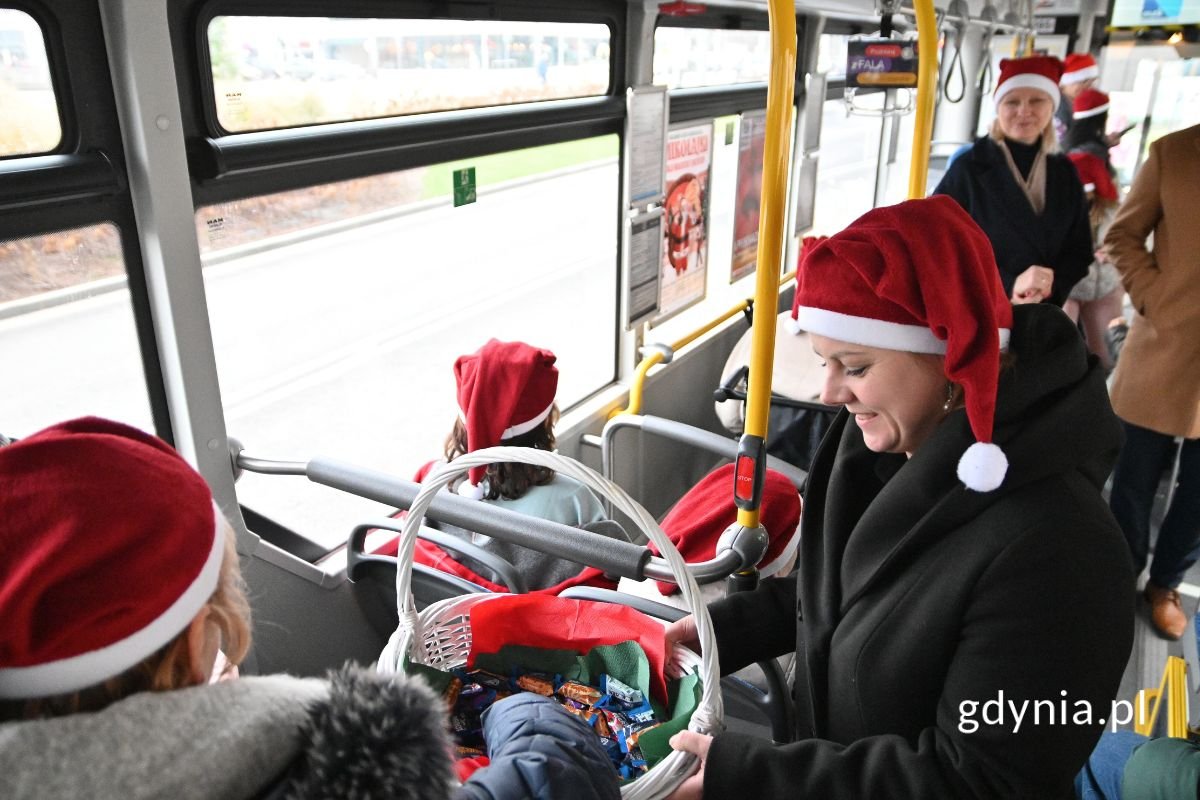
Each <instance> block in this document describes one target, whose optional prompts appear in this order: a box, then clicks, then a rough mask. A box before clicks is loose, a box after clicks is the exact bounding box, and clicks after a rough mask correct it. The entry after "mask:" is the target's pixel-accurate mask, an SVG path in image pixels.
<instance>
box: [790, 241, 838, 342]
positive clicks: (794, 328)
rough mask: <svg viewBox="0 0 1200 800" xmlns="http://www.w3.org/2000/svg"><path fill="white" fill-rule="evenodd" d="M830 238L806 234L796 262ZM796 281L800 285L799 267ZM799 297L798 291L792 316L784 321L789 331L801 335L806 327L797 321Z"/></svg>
mask: <svg viewBox="0 0 1200 800" xmlns="http://www.w3.org/2000/svg"><path fill="white" fill-rule="evenodd" d="M828 238H829V237H828V236H805V237H804V238H803V239H801V240H800V255H799V257H797V259H796V263H797V264H800V263H801V262H802V261H804V255H805V254H806V253H807V252H808V251H809V250H812V249H813V248H814V247H816V246H817V245H819V244H820V243H821V242H823V241H825V240H826V239H828ZM796 282H797V285H799V282H800V272H799V270H798V269H797V271H796ZM799 298H800V293H799V292H796V293H795V294H793V295H792V316H791V317H790V318H789V319H787V320H785V321H784V325H785V326H786V327H787V332H788V333H790V334H791V335H792V336H799V335H800V334H802V333H804V329H803V328H801V327H800V323H798V322H796V309H797V308H799V306H798V305H797V304H796V301H797V300H798V299H799Z"/></svg>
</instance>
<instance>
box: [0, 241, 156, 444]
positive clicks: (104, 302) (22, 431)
mask: <svg viewBox="0 0 1200 800" xmlns="http://www.w3.org/2000/svg"><path fill="white" fill-rule="evenodd" d="M0 364H3V365H4V366H3V375H4V377H3V383H4V391H2V392H0V432H3V433H5V434H8V435H10V436H18V437H19V436H24V435H28V434H30V433H33V432H34V431H37V430H40V429H41V428H44V427H46V426H47V425H50V424H53V423H55V422H59V421H61V420H64V419H71V418H72V417H79V416H83V415H85V414H99V415H101V416H105V417H110V418H112V419H118V420H121V421H123V422H127V423H129V424H131V425H136V426H137V427H140V428H142V429H144V430H153V424H152V420H151V415H150V405H149V401H148V399H147V394H146V391H145V389H144V388H142V389H141V390H136V389H134V388H133V387H144V386H145V378H144V376H143V372H142V362H141V357H140V353H139V349H138V341H137V333H136V329H135V327H134V321H133V308H132V306H131V305H130V299H129V289H128V288H126V283H125V265H124V262H123V259H122V258H121V242H120V233H119V231H118V230H117V228H116V226H114V225H107V224H105V225H92V226H89V227H86V228H76V229H73V230H68V231H62V232H59V233H52V234H48V235H44V236H32V237H29V238H27V239H16V240H10V241H7V242H0Z"/></svg>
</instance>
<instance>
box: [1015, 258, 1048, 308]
mask: <svg viewBox="0 0 1200 800" xmlns="http://www.w3.org/2000/svg"><path fill="white" fill-rule="evenodd" d="M1053 288H1054V270H1052V269H1050V268H1049V267H1040V266H1038V265H1037V264H1034V265H1033V266H1032V267H1030V268H1029V269H1027V270H1025V271H1024V272H1022V273H1021V274H1020V275H1018V276H1017V279H1016V281H1014V282H1013V294H1012V301H1013V302H1014V303H1040V302H1042V301H1043V300H1045V299H1046V298H1047V297H1049V296H1050V290H1051V289H1053Z"/></svg>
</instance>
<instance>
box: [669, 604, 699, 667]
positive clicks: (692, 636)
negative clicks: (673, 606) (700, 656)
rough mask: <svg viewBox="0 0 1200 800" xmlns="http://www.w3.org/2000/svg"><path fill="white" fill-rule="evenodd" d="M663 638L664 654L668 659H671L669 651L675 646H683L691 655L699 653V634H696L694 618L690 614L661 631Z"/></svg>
mask: <svg viewBox="0 0 1200 800" xmlns="http://www.w3.org/2000/svg"><path fill="white" fill-rule="evenodd" d="M663 638H664V639H665V640H666V645H667V646H666V650H665V652H666V654H667V658H668V659H669V658H670V657H671V650H673V649H674V646H675V645H677V644H681V645H683V646H684V647H686V648H688V649H690V650H691V651H692V652H693V653H699V652H700V634H698V633H697V632H696V618H695V617H693V616H692V615H691V614H688V615H687V616H686V617H684V618H683V619H677V620H675V621H674V622H672V623H671V624H670V625H668V626H667V628H666V630H665V631H663Z"/></svg>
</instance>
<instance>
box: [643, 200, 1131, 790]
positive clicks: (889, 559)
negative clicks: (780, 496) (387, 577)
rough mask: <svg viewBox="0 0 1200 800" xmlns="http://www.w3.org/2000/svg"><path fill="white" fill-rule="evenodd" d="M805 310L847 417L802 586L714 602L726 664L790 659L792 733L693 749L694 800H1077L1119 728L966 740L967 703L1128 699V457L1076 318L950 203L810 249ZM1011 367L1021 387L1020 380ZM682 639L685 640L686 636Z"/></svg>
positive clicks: (1010, 730) (811, 513)
mask: <svg viewBox="0 0 1200 800" xmlns="http://www.w3.org/2000/svg"><path fill="white" fill-rule="evenodd" d="M796 296H797V298H798V299H797V315H796V320H797V322H798V323H799V324H800V326H801V327H803V328H804V329H805V330H807V331H808V332H809V336H810V337H811V338H812V340H813V343H814V349H815V350H816V351H817V352H818V353H819V354H820V355H821V356H822V357H824V358H825V361H826V365H825V370H826V378H825V389H824V392H823V394H822V397H821V399H822V400H823V401H824V402H826V403H840V404H843V405H845V408H846V410H845V411H843V412H841V413H840V414H839V415H838V417H837V419H836V420H834V422H833V425H832V427H831V429H830V431H829V434H828V435H827V436H826V437H825V439H824V441H823V443H822V445H821V448H820V449H819V450H818V452H817V455H816V457H815V458H814V459H813V463H812V469H811V470H810V471H809V475H808V483H807V487H806V491H805V495H804V511H803V518H802V526H803V531H804V535H803V536H802V537H801V540H800V558H799V568H798V569H797V571H796V573H795V574H794V575H791V576H788V577H786V578H771V579H767V580H764V581H763V582H762V583H761V584H760V585H759V587H758V589H757V590H755V591H752V592H740V593H738V594H735V595H731V596H729V597H727V598H726V599H724V600H722V601H720V602H718V603H715V604H713V605H712V606H710V607H709V613H710V616H711V618H712V622H713V626H714V628H715V630H716V634H717V645H718V650H719V651H720V663H721V668H722V669H723V670H725V671H729V672H732V671H734V670H736V669H738V668H740V667H742V666H744V665H745V664H746V663H747V662H748V661H753V660H754V659H758V658H763V657H768V658H769V657H775V656H779V655H782V654H783V653H785V652H787V651H789V650H791V649H792V646H793V642H794V643H795V652H796V656H797V657H796V662H795V663H796V678H795V687H796V716H797V725H796V732H795V735H796V741H794V742H792V743H791V744H786V745H780V746H775V745H772V744H770V743H768V742H765V741H762V740H760V739H754V738H752V737H749V736H745V735H743V734H740V733H735V732H729V731H727V732H725V733H722V734H721V735H720V736H717V737H715V738H712V739H709V737H706V736H702V735H701V734H697V733H691V732H683V733H680V734H677V735H676V737H675V738H674V739H673V740H672V745H673V746H675V747H676V748H678V749H685V750H688V751H690V752H693V753H696V754H703V756H704V757H705V764H704V767H703V771H702V774H701V775H700V776H698V777H697V778H694V779H692V782H691V783H692V788H698V787H697V786H696V784H702V790H703V796H704V797H708V798H715V797H729V796H733V795H734V793H735V792H737V793H739V794H741V795H744V796H749V797H784V796H792V795H794V794H813V795H819V796H824V797H864V796H868V795H869V796H872V797H877V796H883V795H884V794H885V792H886V796H889V797H891V796H895V797H966V796H972V797H1062V796H1066V795H1068V794H1069V792H1070V786H1071V780H1072V777H1073V776H1074V774H1075V773H1076V771H1077V770H1078V768H1079V766H1080V764H1082V763H1083V760H1084V759H1085V758H1086V756H1087V754H1088V753H1089V752H1090V751H1091V749H1092V747H1093V746H1094V744H1095V742H1096V740H1097V738H1098V737H1099V735H1100V731H1101V728H1102V727H1103V724H1104V723H1103V721H1099V722H1098V721H1097V720H1096V719H1090V718H1089V719H1087V720H1081V719H1079V718H1076V719H1075V720H1074V721H1073V722H1072V724H1050V725H1046V724H1043V725H1033V726H1023V727H1021V728H1020V729H1017V728H1016V727H1013V726H1006V725H1005V724H1003V723H1002V722H997V721H987V722H985V723H984V724H983V725H980V726H979V728H977V729H973V728H971V727H970V726H964V725H962V724H961V721H960V719H959V717H957V716H955V715H954V714H953V713H951V712H950V710H951V709H962V708H971V707H974V706H971V705H969V704H970V703H974V702H981V701H986V700H987V699H988V698H995V697H1017V698H1022V699H1025V698H1028V699H1031V700H1034V701H1042V702H1047V701H1049V702H1052V703H1054V704H1058V703H1059V702H1060V701H1061V700H1062V699H1063V698H1064V697H1065V698H1069V699H1070V702H1071V703H1076V702H1078V701H1082V702H1083V703H1085V704H1086V705H1087V707H1089V708H1102V707H1103V708H1108V707H1110V706H1111V700H1112V698H1113V695H1114V693H1115V691H1116V689H1117V687H1118V684H1119V683H1120V679H1121V673H1122V670H1123V669H1124V665H1125V660H1126V658H1127V656H1128V653H1129V648H1130V643H1131V641H1132V630H1133V614H1132V595H1133V591H1132V589H1133V580H1132V575H1131V573H1130V569H1129V564H1128V556H1127V555H1126V553H1125V551H1124V545H1123V542H1122V538H1121V535H1120V531H1119V530H1118V528H1117V526H1116V523H1115V522H1114V521H1113V519H1112V516H1111V514H1109V513H1108V509H1107V507H1106V505H1105V503H1104V500H1103V498H1102V497H1101V495H1100V488H1101V484H1102V483H1103V476H1104V475H1105V474H1107V472H1108V467H1109V465H1111V463H1112V461H1113V458H1114V456H1115V453H1116V448H1117V444H1118V442H1119V439H1120V434H1119V427H1118V425H1117V421H1116V418H1115V417H1114V416H1113V413H1112V409H1111V407H1110V406H1109V404H1108V398H1107V395H1106V391H1105V385H1104V375H1103V371H1102V370H1101V369H1100V368H1099V366H1098V365H1097V364H1094V363H1089V362H1088V360H1087V355H1086V351H1085V349H1084V347H1083V343H1082V342H1081V341H1080V339H1079V334H1078V333H1077V332H1076V331H1075V329H1074V327H1073V326H1072V325H1071V323H1070V322H1069V321H1068V320H1067V319H1066V317H1065V316H1064V315H1063V314H1061V313H1058V312H1057V311H1056V310H1054V309H1050V308H1044V307H1040V306H1036V305H1032V306H1017V307H1015V308H1014V307H1013V306H1012V305H1011V304H1010V303H1009V302H1008V298H1007V297H1006V296H1005V294H1004V291H1003V289H1002V288H1001V286H1000V282H999V280H997V278H996V268H995V264H994V261H993V259H992V256H991V252H990V247H989V245H988V242H987V239H986V237H985V236H984V235H983V233H982V231H980V230H979V228H978V227H977V226H976V225H975V224H974V223H973V222H972V221H971V219H970V218H969V217H968V216H967V215H966V214H965V213H964V212H963V211H962V210H961V209H960V208H959V207H958V205H957V204H955V203H954V202H953V201H952V200H950V199H949V198H945V197H933V198H929V199H925V200H912V201H909V202H907V203H903V204H901V205H898V206H892V207H886V208H878V209H875V210H874V211H871V212H868V213H867V214H866V215H864V216H862V217H861V218H859V219H858V220H857V221H855V222H854V223H852V224H851V225H850V227H848V228H847V229H846V230H844V231H842V232H841V233H838V234H835V235H833V236H832V237H830V238H829V239H828V240H826V241H825V242H823V243H821V244H819V245H817V246H816V247H814V248H812V249H811V251H807V250H806V254H805V257H804V260H803V262H802V263H801V265H800V269H799V275H798V277H797V288H796ZM1004 351H1011V352H1013V353H1014V354H1016V356H1017V357H1019V359H1020V363H1021V369H1020V370H1015V369H1014V370H1004V371H1002V370H1001V364H1002V361H1003V358H1002V354H1003V352H1004ZM960 391H961V401H960V394H959V392H960ZM960 402H961V407H959V406H960ZM1068 409H1070V410H1068ZM906 454H910V455H911V457H906ZM1010 464H1011V467H1010ZM1085 551H1086V552H1087V553H1088V558H1087V560H1086V563H1081V560H1080V559H1079V558H1078V554H1079V553H1081V552H1085ZM1047 587H1053V591H1054V596H1055V602H1051V603H1048V602H1045V592H1046V589H1047ZM1084 607H1086V608H1087V612H1086V613H1082V614H1081V613H1078V609H1081V608H1084ZM800 609H803V613H802V614H801V613H800ZM667 636H668V641H680V642H683V643H687V642H688V641H689V640H690V639H691V638H692V637H693V636H694V625H693V623H692V622H691V620H690V618H686V619H684V620H680V621H679V622H676V623H673V624H672V626H671V627H670V628H669V629H668V632H667ZM793 636H795V637H796V639H794V640H793V639H792V637H793ZM1084 652H1086V653H1087V658H1088V663H1087V668H1086V669H1080V668H1079V664H1080V661H1079V654H1080V653H1084ZM898 686H902V687H904V691H902V692H897V691H896V687H898ZM964 703H967V704H968V705H966V706H964V705H963V704H964ZM1077 707H1079V706H1072V708H1077ZM968 730H969V731H970V732H967V731H968ZM685 786H687V784H685ZM897 786H902V787H904V789H902V790H899V791H898V792H897V793H895V794H892V793H891V792H889V791H888V790H880V791H879V792H878V793H877V794H871V793H870V792H869V791H868V792H864V790H863V787H888V788H889V789H890V788H891V787H897ZM997 787H1002V788H997ZM806 790H807V791H806ZM692 796H696V795H692Z"/></svg>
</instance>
